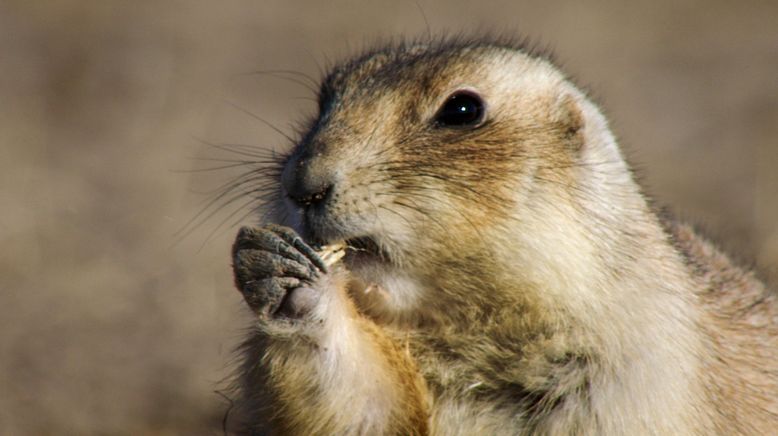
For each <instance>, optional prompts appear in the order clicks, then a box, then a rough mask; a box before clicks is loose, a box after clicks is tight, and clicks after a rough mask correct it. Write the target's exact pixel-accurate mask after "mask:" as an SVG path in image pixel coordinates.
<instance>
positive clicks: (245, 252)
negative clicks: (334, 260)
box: [232, 225, 326, 317]
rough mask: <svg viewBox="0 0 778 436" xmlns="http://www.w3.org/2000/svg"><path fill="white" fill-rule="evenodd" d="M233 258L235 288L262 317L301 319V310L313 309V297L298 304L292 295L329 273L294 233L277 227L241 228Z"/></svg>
mask: <svg viewBox="0 0 778 436" xmlns="http://www.w3.org/2000/svg"><path fill="white" fill-rule="evenodd" d="M232 258H233V270H234V273H235V285H236V286H237V287H238V289H239V290H240V291H241V292H242V293H243V297H244V298H245V300H246V303H248V305H249V307H251V308H252V309H253V310H254V311H255V312H256V313H257V314H258V315H260V316H263V317H272V316H275V315H281V316H286V317H299V316H301V315H302V314H303V313H301V310H300V309H304V308H305V307H306V306H311V304H310V301H311V298H310V297H306V298H305V299H304V302H305V304H302V305H299V304H295V301H296V300H297V299H296V298H292V294H290V292H291V291H293V290H295V289H296V288H300V287H301V286H303V285H305V284H311V283H313V281H314V280H316V279H317V278H318V277H319V275H320V274H321V272H326V267H325V265H324V263H323V262H322V260H321V258H320V257H319V255H318V254H316V252H315V251H314V250H313V249H312V248H311V247H310V246H308V245H307V244H306V243H305V242H304V241H303V240H302V238H300V236H299V235H297V233H295V232H294V230H292V229H290V228H287V227H282V226H277V225H268V226H265V227H261V228H250V227H243V228H242V229H240V231H239V232H238V236H237V238H236V240H235V244H234V245H233V247H232ZM306 289H311V288H306ZM305 295H307V293H305ZM290 304H291V308H290ZM298 306H299V307H298Z"/></svg>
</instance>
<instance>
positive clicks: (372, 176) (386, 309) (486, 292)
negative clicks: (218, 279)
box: [233, 39, 778, 434]
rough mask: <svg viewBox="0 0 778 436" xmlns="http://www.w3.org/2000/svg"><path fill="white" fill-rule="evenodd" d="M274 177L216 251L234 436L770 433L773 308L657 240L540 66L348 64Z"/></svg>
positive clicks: (437, 46) (443, 50) (613, 161)
mask: <svg viewBox="0 0 778 436" xmlns="http://www.w3.org/2000/svg"><path fill="white" fill-rule="evenodd" d="M278 170H279V174H280V177H279V178H278V179H277V180H276V183H275V184H274V185H273V186H274V190H275V193H276V194H277V195H275V196H273V197H272V198H275V199H276V200H275V201H274V202H272V203H271V204H269V205H268V210H269V211H270V212H269V215H268V216H269V218H268V220H269V221H271V222H274V223H278V224H281V225H283V226H284V227H279V226H269V227H265V228H263V229H259V230H256V231H249V230H244V231H242V232H241V235H239V237H238V241H236V245H235V248H234V250H233V255H234V262H235V268H236V283H237V285H238V288H239V289H241V291H243V293H244V296H245V297H246V299H247V301H248V302H249V305H250V306H251V307H252V308H253V309H254V310H255V311H256V312H257V314H258V324H257V329H256V331H255V333H254V334H253V335H252V338H251V339H250V340H249V342H248V344H249V345H247V350H248V352H247V354H246V360H245V364H244V367H243V368H244V375H243V378H242V381H241V390H242V392H243V395H244V397H243V398H244V401H243V406H242V408H243V410H244V413H245V414H246V415H248V418H247V419H248V422H249V424H248V427H247V428H252V429H255V430H257V429H263V430H265V429H271V430H272V429H276V430H278V429H281V430H283V431H286V432H290V433H299V434H304V433H306V432H307V433H310V432H321V431H323V432H325V433H326V432H332V433H354V434H364V433H371V434H373V433H386V434H391V433H396V432H401V433H404V432H409V431H411V429H415V430H413V431H415V432H416V433H417V434H430V433H431V434H474V433H479V432H480V433H487V434H501V433H505V434H711V433H722V434H739V433H740V434H749V433H760V432H765V431H767V429H772V428H775V426H776V425H778V418H777V415H776V414H777V413H778V411H777V410H776V407H777V406H776V398H778V383H777V381H776V378H778V376H777V375H776V374H778V363H777V362H778V359H776V358H777V357H778V346H776V345H778V344H776V339H775V338H776V319H778V318H777V314H776V303H775V301H774V298H773V297H771V296H769V295H768V294H767V293H766V291H765V289H764V286H763V285H762V284H761V283H759V282H758V281H757V280H756V279H754V278H753V277H752V276H751V275H749V274H748V273H746V272H743V271H740V270H738V269H737V268H736V267H734V266H732V265H731V264H730V263H729V262H728V261H727V260H726V258H725V257H724V256H723V255H721V254H720V253H718V252H717V251H716V250H715V248H713V247H712V246H711V245H710V244H709V243H707V242H705V241H702V240H700V239H699V238H698V237H697V236H695V235H694V234H693V232H691V231H690V230H689V229H688V228H687V227H683V226H680V225H675V224H671V225H667V224H665V223H662V222H660V219H659V218H658V217H657V216H656V214H654V213H653V211H652V210H651V209H650V208H649V206H648V204H647V202H646V199H645V198H644V196H643V195H642V194H641V191H640V188H639V187H638V185H637V184H636V183H635V181H634V180H633V178H632V176H631V174H630V171H629V167H628V165H627V164H626V163H625V161H624V159H623V158H622V155H621V152H620V150H619V148H618V145H617V143H616V140H615V139H614V136H613V134H612V133H611V131H610V130H609V127H608V124H607V121H606V120H605V118H604V117H603V115H602V114H601V112H600V111H599V109H598V108H597V107H596V106H595V105H594V104H593V103H592V102H591V101H590V100H589V99H588V98H587V96H586V95H585V94H584V93H582V92H581V91H580V90H578V89H577V88H576V87H575V86H574V85H573V84H572V83H571V82H570V81H569V80H567V78H566V77H565V76H564V75H563V74H562V73H560V72H559V71H558V70H557V69H556V68H555V67H554V66H552V65H551V64H550V63H549V62H548V61H546V60H545V59H543V58H542V57H539V56H537V55H534V54H531V53H528V52H527V51H526V50H524V49H523V48H522V47H520V46H516V45H511V44H508V43H505V42H499V41H490V40H479V39H476V40H447V41H442V42H438V43H423V44H401V45H397V46H391V47H387V48H383V49H379V50H376V51H373V52H369V53H367V54H365V55H363V56H361V57H358V58H355V59H354V60H352V61H349V62H346V63H343V64H341V65H340V66H338V67H336V68H335V69H333V71H332V72H331V73H330V74H329V75H328V76H327V77H326V78H325V80H324V81H323V84H322V87H321V92H320V95H319V113H318V115H317V116H316V117H315V118H314V119H312V120H311V122H310V123H309V125H308V129H307V131H306V132H305V133H304V134H303V135H302V137H301V138H300V141H299V142H298V143H297V144H296V145H295V147H294V148H293V150H291V152H290V153H289V154H288V155H287V156H284V158H283V159H282V160H281V161H279V162H278ZM666 227H667V228H668V229H669V230H666ZM292 229H293V230H292ZM252 232H254V233H252ZM298 235H299V236H298ZM333 243H339V244H344V245H345V246H347V247H348V248H347V249H346V250H345V256H344V257H343V259H342V261H340V262H338V263H337V264H336V265H332V266H330V268H327V266H326V265H323V264H322V262H321V259H320V256H319V255H317V254H316V253H315V252H314V251H313V250H312V249H311V246H314V247H315V246H321V245H325V244H333ZM301 289H303V290H304V291H301ZM298 295H300V296H305V298H297V297H296V296H298ZM298 301H300V303H298ZM288 306H293V307H292V308H291V310H290V309H289V307H288ZM744 311H750V312H747V313H746V312H744ZM290 314H291V315H290ZM759 344H771V346H769V347H762V346H760V345H759ZM744 356H745V357H744ZM360 374H361V375H365V376H369V377H370V378H371V380H375V382H374V383H373V384H370V383H368V384H366V383H365V382H364V380H363V379H362V378H361V377H360ZM396 386H402V388H397V387H396ZM346 400H348V401H346ZM343 401H346V403H348V402H355V404H359V405H360V407H359V408H357V409H355V411H354V413H351V414H344V413H341V412H342V411H341V410H340V409H339V408H340V407H343V404H344V403H343ZM306 406H309V407H306ZM362 406H364V407H362ZM269 409H273V410H269ZM271 412H272V413H271ZM422 422H423V423H424V424H423V425H422V424H421V423H422Z"/></svg>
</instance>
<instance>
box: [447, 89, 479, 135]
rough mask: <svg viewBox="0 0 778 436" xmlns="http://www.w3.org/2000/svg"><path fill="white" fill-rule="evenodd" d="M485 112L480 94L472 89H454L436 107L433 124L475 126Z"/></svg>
mask: <svg viewBox="0 0 778 436" xmlns="http://www.w3.org/2000/svg"><path fill="white" fill-rule="evenodd" d="M485 114H486V105H485V104H484V101H483V99H482V98H481V96H479V95H478V94H476V93H475V92H473V91H456V92H454V93H453V94H451V95H450V96H449V97H448V98H447V99H446V101H445V102H444V103H443V105H442V106H441V107H440V109H438V113H437V114H435V124H436V125H437V126H439V127H450V128H466V127H476V126H478V125H480V124H481V122H482V121H483V120H484V115H485Z"/></svg>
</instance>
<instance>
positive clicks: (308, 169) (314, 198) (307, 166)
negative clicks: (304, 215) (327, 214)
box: [281, 155, 334, 208]
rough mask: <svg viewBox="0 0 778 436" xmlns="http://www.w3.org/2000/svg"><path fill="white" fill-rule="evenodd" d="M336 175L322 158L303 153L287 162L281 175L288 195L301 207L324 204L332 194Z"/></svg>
mask: <svg viewBox="0 0 778 436" xmlns="http://www.w3.org/2000/svg"><path fill="white" fill-rule="evenodd" d="M333 180H334V177H333V175H332V171H331V170H330V169H329V168H328V167H327V165H326V163H325V162H323V161H322V160H321V159H312V158H311V157H310V156H309V155H308V156H306V155H301V156H298V157H295V158H292V159H291V160H290V161H289V162H287V164H286V167H285V168H284V171H283V174H282V176H281V182H282V184H283V186H284V189H285V190H286V195H287V196H288V197H289V199H291V200H292V201H294V202H295V204H297V205H298V206H300V207H305V208H308V207H311V206H313V205H316V204H323V203H325V202H326V201H327V199H328V198H329V197H330V196H331V195H332V191H333V186H334V183H333Z"/></svg>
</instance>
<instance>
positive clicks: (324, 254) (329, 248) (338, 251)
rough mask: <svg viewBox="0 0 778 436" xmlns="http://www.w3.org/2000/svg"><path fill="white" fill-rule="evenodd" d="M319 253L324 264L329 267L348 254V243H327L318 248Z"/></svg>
mask: <svg viewBox="0 0 778 436" xmlns="http://www.w3.org/2000/svg"><path fill="white" fill-rule="evenodd" d="M318 254H319V257H321V260H322V261H323V262H324V264H325V265H327V267H328V268H329V267H331V266H332V265H335V264H336V263H338V261H339V260H340V259H342V258H343V256H345V255H346V244H344V243H343V242H337V243H334V244H329V245H325V246H323V247H321V249H319V250H318Z"/></svg>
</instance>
